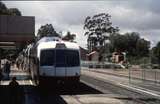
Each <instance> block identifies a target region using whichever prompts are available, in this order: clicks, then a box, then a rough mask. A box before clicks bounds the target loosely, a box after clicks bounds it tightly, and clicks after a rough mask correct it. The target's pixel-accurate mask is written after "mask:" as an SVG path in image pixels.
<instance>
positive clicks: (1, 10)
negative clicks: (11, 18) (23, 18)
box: [0, 2, 7, 14]
mask: <svg viewBox="0 0 160 104" xmlns="http://www.w3.org/2000/svg"><path fill="white" fill-rule="evenodd" d="M0 14H7V7H6V5H5V4H4V3H2V2H0Z"/></svg>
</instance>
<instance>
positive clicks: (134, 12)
mask: <svg viewBox="0 0 160 104" xmlns="http://www.w3.org/2000/svg"><path fill="white" fill-rule="evenodd" d="M3 3H5V4H6V6H7V7H8V8H18V9H19V10H20V11H21V12H22V15H23V16H35V21H36V24H35V29H36V30H35V34H36V33H37V31H38V29H39V28H40V26H41V25H45V24H47V23H48V24H52V25H53V27H54V28H55V30H56V31H57V32H60V31H63V33H64V34H65V33H66V32H67V31H70V32H71V33H75V34H76V41H77V43H78V44H79V45H80V46H82V47H83V48H86V47H87V37H86V36H84V32H85V31H84V29H83V26H84V20H85V18H86V17H87V16H93V15H95V14H98V13H108V14H110V15H111V22H112V23H113V26H117V27H119V29H120V33H126V32H139V33H140V36H141V37H142V38H144V39H146V40H149V41H151V47H153V46H154V45H156V43H157V42H158V41H160V6H159V4H160V0H132V1H131V0H106V1H95V0H94V1H84V0H83V1H3Z"/></svg>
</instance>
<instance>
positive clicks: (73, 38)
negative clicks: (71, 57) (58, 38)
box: [62, 31, 76, 42]
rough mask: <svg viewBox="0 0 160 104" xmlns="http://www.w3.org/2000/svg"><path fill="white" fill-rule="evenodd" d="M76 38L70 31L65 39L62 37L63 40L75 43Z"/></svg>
mask: <svg viewBox="0 0 160 104" xmlns="http://www.w3.org/2000/svg"><path fill="white" fill-rule="evenodd" d="M75 38H76V34H71V33H70V32H69V31H68V32H67V34H66V35H65V36H64V37H62V40H66V41H71V42H74V40H75Z"/></svg>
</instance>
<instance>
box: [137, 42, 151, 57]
mask: <svg viewBox="0 0 160 104" xmlns="http://www.w3.org/2000/svg"><path fill="white" fill-rule="evenodd" d="M149 48H150V42H149V41H147V40H145V39H139V40H138V41H137V43H136V51H137V52H136V53H137V56H139V57H142V56H148V55H149Z"/></svg>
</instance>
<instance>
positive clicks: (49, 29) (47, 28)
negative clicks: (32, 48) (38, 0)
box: [37, 24, 60, 40]
mask: <svg viewBox="0 0 160 104" xmlns="http://www.w3.org/2000/svg"><path fill="white" fill-rule="evenodd" d="M44 36H55V37H60V35H59V34H58V33H57V32H56V31H55V30H54V28H53V26H52V24H46V25H42V26H41V27H40V28H39V29H38V33H37V38H38V40H39V39H41V38H42V37H44Z"/></svg>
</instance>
